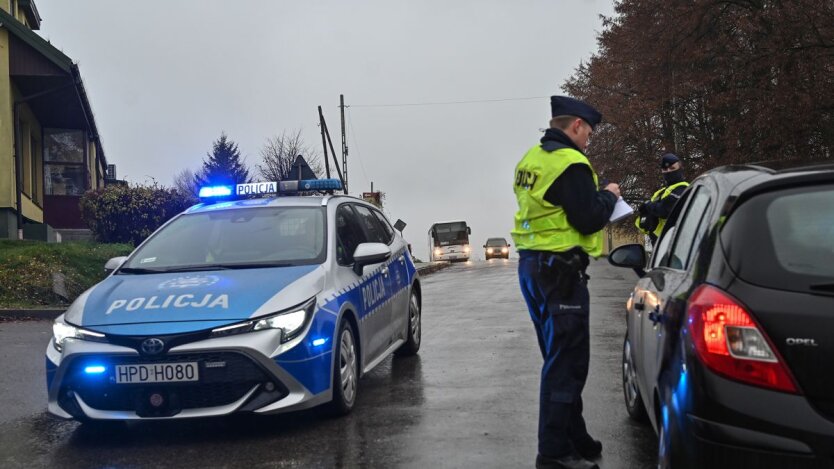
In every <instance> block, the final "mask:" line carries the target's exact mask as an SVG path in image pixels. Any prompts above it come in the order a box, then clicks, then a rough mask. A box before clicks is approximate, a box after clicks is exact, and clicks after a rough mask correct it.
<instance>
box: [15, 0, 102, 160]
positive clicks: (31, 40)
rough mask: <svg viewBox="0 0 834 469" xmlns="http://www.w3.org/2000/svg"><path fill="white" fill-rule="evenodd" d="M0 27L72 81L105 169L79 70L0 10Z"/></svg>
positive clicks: (65, 56) (97, 134)
mask: <svg viewBox="0 0 834 469" xmlns="http://www.w3.org/2000/svg"><path fill="white" fill-rule="evenodd" d="M32 6H33V7H34V3H32ZM0 27H2V28H5V29H6V30H7V31H8V32H9V34H11V35H13V36H14V37H16V38H17V39H19V40H20V41H22V42H23V43H24V44H26V45H27V46H29V47H31V48H32V49H33V50H34V51H35V52H37V53H38V54H40V55H41V56H43V57H44V58H45V59H47V60H48V61H49V62H50V63H52V64H54V65H55V66H56V67H58V68H59V69H60V70H61V71H62V72H64V73H66V75H67V77H68V78H69V79H71V80H72V82H73V83H72V84H73V86H74V87H75V93H76V95H77V98H78V101H79V104H80V105H81V108H82V110H83V113H84V118H85V121H86V123H87V126H88V127H89V129H88V130H89V132H90V134H91V135H92V137H93V139H95V141H96V146H97V153H98V155H99V156H100V157H101V160H102V163H103V164H104V165H105V167H106V165H107V158H106V157H105V154H104V149H103V148H102V144H101V137H100V136H99V133H98V128H97V126H96V122H95V117H94V115H93V109H92V106H91V105H90V100H89V98H88V96H87V91H86V89H85V88H84V82H83V80H82V79H81V71H80V70H79V68H78V65H77V64H75V63H73V61H72V59H71V58H70V57H69V56H67V55H66V54H64V53H63V52H61V51H60V50H59V49H58V48H56V47H55V46H53V45H52V44H51V43H50V42H49V41H47V40H46V39H44V38H42V37H41V36H40V35H38V34H37V33H35V32H34V31H32V30H31V29H29V28H28V27H26V25H24V24H23V23H21V22H20V21H18V20H17V19H16V18H15V17H13V16H12V15H10V14H9V13H8V12H6V11H4V10H2V9H0Z"/></svg>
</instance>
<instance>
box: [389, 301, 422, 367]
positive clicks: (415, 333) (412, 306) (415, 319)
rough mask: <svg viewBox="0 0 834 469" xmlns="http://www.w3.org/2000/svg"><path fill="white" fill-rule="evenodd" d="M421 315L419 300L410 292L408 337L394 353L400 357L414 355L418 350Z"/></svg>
mask: <svg viewBox="0 0 834 469" xmlns="http://www.w3.org/2000/svg"><path fill="white" fill-rule="evenodd" d="M421 319H422V315H421V314H420V298H419V297H418V296H417V293H416V292H413V291H412V292H411V299H410V300H409V302H408V335H407V337H406V341H405V343H404V344H402V346H400V348H398V349H397V351H396V352H394V354H395V355H397V356H400V357H410V356H412V355H416V354H417V352H418V351H419V350H420V339H421V336H422V329H423V326H422V322H421Z"/></svg>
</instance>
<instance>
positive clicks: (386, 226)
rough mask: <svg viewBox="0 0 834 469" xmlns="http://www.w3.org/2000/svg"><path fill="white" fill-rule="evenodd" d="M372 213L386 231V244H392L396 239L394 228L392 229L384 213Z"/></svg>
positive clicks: (375, 211) (374, 211)
mask: <svg viewBox="0 0 834 469" xmlns="http://www.w3.org/2000/svg"><path fill="white" fill-rule="evenodd" d="M371 212H373V214H374V216H375V217H376V219H377V220H379V224H380V225H382V229H383V230H384V231H385V234H386V235H387V241H385V242H386V243H390V242H391V241H392V240H393V239H394V228H392V227H391V224H390V223H388V220H387V219H386V218H385V216H384V215H382V213H380V212H379V211H377V210H371Z"/></svg>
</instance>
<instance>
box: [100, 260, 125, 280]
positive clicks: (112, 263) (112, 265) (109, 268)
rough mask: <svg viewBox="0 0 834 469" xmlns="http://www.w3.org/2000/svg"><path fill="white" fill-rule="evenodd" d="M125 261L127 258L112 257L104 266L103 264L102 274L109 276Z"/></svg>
mask: <svg viewBox="0 0 834 469" xmlns="http://www.w3.org/2000/svg"><path fill="white" fill-rule="evenodd" d="M126 260H127V256H119V257H113V258H111V259H110V260H109V261H107V263H106V264H104V273H105V274H107V275H110V274H111V273H112V272H113V271H114V270H116V269H118V268H119V267H120V266H121V265H122V264H124V262H125V261H126Z"/></svg>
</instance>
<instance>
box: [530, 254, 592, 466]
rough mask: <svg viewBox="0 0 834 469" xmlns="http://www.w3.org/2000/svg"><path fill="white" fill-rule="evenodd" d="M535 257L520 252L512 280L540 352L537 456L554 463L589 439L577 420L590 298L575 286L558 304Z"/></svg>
mask: <svg viewBox="0 0 834 469" xmlns="http://www.w3.org/2000/svg"><path fill="white" fill-rule="evenodd" d="M545 255H548V254H547V253H541V252H538V251H520V252H519V256H520V259H519V262H518V279H519V283H520V284H521V293H522V295H524V299H525V301H526V302H527V308H528V309H529V310H530V318H531V319H532V320H533V326H534V327H535V328H536V336H537V338H538V341H539V348H540V349H541V352H542V358H543V359H544V364H543V365H542V375H541V388H540V394H539V454H541V455H542V456H547V457H553V458H559V457H562V456H566V455H568V454H570V453H571V452H573V450H574V444H585V443H587V442H588V441H589V440H590V439H591V437H590V436H589V435H588V430H587V429H586V427H585V419H584V418H583V417H582V389H583V388H584V387H585V380H586V379H587V377H588V364H589V362H590V342H591V341H590V331H589V328H588V314H589V309H590V298H589V295H588V284H587V280H584V279H583V280H580V281H578V282H577V284H576V286H575V287H574V289H573V293H572V294H571V296H570V297H569V298H561V297H560V296H559V292H558V291H557V289H556V285H555V280H554V278H553V277H552V276H551V274H547V273H542V272H540V269H539V262H540V257H541V256H545Z"/></svg>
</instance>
